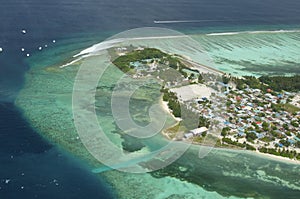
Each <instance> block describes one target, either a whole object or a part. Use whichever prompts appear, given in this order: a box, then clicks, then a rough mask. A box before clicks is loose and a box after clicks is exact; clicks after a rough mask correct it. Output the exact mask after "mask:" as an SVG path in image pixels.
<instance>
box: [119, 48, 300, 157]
mask: <svg viewBox="0 0 300 199" xmlns="http://www.w3.org/2000/svg"><path fill="white" fill-rule="evenodd" d="M127 50H128V49H126V48H118V49H117V52H118V54H120V55H123V54H126V52H127ZM163 65H164V66H162V65H161V60H159V59H147V60H142V61H136V62H131V63H130V66H131V67H132V68H135V69H136V73H135V74H134V75H133V78H141V77H145V76H153V75H157V76H156V78H158V79H160V77H159V72H163V71H167V70H168V67H165V66H166V63H164V64H163ZM185 70H186V69H185ZM185 72H186V73H187V74H189V73H190V72H191V71H185ZM194 76H195V77H196V78H194V79H197V75H194ZM161 80H162V81H164V83H165V87H166V88H169V89H170V90H171V91H172V92H175V93H176V94H177V97H178V99H179V101H180V103H181V104H184V105H185V106H186V107H187V108H188V110H190V111H192V112H196V113H199V114H200V115H201V116H202V117H204V118H205V119H209V120H211V121H214V123H215V124H217V125H218V128H219V129H220V128H221V129H222V128H226V130H227V133H226V137H227V138H230V139H231V140H232V141H235V142H239V143H247V144H251V145H252V146H254V147H255V148H256V149H259V148H260V147H266V148H268V147H269V148H274V147H281V148H286V149H289V150H296V151H297V152H300V148H297V145H296V143H297V142H300V111H298V112H297V111H294V112H291V111H285V110H282V109H281V108H280V107H281V105H284V104H287V103H290V104H292V105H293V106H297V105H299V102H300V95H299V94H296V93H289V92H282V93H278V92H274V91H272V90H271V89H267V90H265V91H262V90H260V89H252V88H249V87H247V88H245V89H243V90H238V89H236V88H234V86H232V84H230V85H228V84H224V83H222V82H217V83H216V81H215V80H211V82H205V85H203V84H197V82H193V79H189V78H187V77H185V78H184V77H183V75H181V77H180V79H177V78H174V79H173V80H165V79H161ZM190 83H192V85H190ZM207 86H208V87H211V86H215V87H216V86H217V87H222V88H223V90H222V92H211V90H208V89H207V88H208V87H207ZM194 87H195V88H194ZM190 90H192V91H190ZM278 107H279V108H278ZM296 110H297V109H296ZM210 127H211V128H210V130H211V129H213V127H212V126H210ZM205 132H208V129H207V128H206V127H204V126H203V127H200V128H197V129H194V130H191V131H189V132H187V133H185V134H184V136H183V137H184V138H185V139H190V138H193V137H195V136H201V135H202V134H203V133H205ZM248 134H252V136H251V138H253V135H255V136H254V137H255V139H247V138H248ZM223 136H224V135H223ZM223 136H221V135H219V138H220V139H222V137H223ZM283 140H284V143H285V144H283ZM286 143H288V144H286ZM298 146H299V145H298Z"/></svg>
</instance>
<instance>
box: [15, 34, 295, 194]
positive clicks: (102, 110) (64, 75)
mask: <svg viewBox="0 0 300 199" xmlns="http://www.w3.org/2000/svg"><path fill="white" fill-rule="evenodd" d="M298 34H299V33H298V32H291V33H259V34H249V33H241V34H235V35H227V36H216V35H215V36H208V35H203V34H202V35H195V36H193V38H194V39H196V40H197V41H200V43H201V45H202V46H203V48H205V49H206V50H207V52H208V54H209V55H211V56H212V57H215V59H217V58H218V59H221V58H224V57H226V58H227V59H226V60H223V61H222V62H220V63H215V64H216V65H215V66H216V67H217V68H219V69H223V68H222V67H224V68H225V69H224V71H231V72H232V73H234V72H233V71H235V72H236V73H238V74H241V73H243V72H245V71H246V72H250V70H252V69H253V63H257V64H259V63H263V64H265V63H268V62H271V61H272V62H273V63H277V62H279V63H280V62H281V61H282V60H292V61H293V63H294V62H295V63H298V62H297V61H299V60H297V58H296V57H295V56H291V54H292V55H295V54H296V53H297V52H296V50H297V47H298V45H299V44H298V43H297V42H298ZM253 35H254V36H253ZM255 41H256V42H257V43H256V44H257V45H258V44H260V46H258V47H257V48H256V45H254V44H253V42H255ZM258 41H259V42H258ZM266 41H269V42H268V43H267V42H266ZM150 43H151V42H149V43H148V44H149V45H150ZM152 44H154V45H159V44H158V41H154V42H152ZM81 45H84V43H80V41H79V42H78V44H72V43H70V44H69V45H63V46H61V47H60V48H55V49H52V50H51V51H47V52H44V53H42V54H39V55H37V56H34V57H32V58H31V59H30V60H29V62H28V63H29V64H30V66H31V69H30V71H29V72H28V73H27V75H26V84H25V86H24V88H23V89H22V90H21V92H20V94H19V96H18V98H17V101H16V104H17V106H18V107H20V108H21V109H22V110H23V111H24V116H25V117H26V118H27V119H28V121H29V122H30V123H31V124H32V126H33V127H35V128H36V129H37V130H38V131H39V132H40V133H41V134H42V135H44V136H45V137H46V138H48V139H50V140H52V141H54V142H55V143H58V144H59V145H60V146H62V147H63V148H64V149H66V150H68V151H70V152H72V153H73V154H75V155H76V156H77V157H80V158H81V159H83V160H85V161H86V162H87V163H88V164H89V166H90V167H91V170H93V169H99V168H100V169H99V170H94V171H103V169H101V168H104V167H103V165H102V164H101V163H99V162H98V161H97V160H95V158H94V157H92V156H91V155H90V154H89V153H88V151H87V150H86V149H85V148H84V147H83V145H82V143H81V142H80V140H78V139H77V136H78V135H77V133H76V129H75V127H74V124H73V121H72V118H73V115H72V103H71V102H72V96H71V94H72V89H73V82H74V78H75V75H76V73H77V70H78V66H80V64H81V63H80V62H79V63H78V64H75V65H73V66H68V67H65V68H63V69H60V68H59V67H58V66H59V63H60V62H64V61H65V60H66V61H68V58H69V57H70V55H72V54H73V53H74V54H75V53H77V52H79V51H80V48H81V47H80V46H81ZM279 47H281V48H282V49H284V52H285V51H286V50H287V51H288V52H289V53H282V56H280V57H278V56H275V57H273V58H272V55H273V54H268V50H270V49H273V48H274V50H272V53H275V54H276V53H279V52H280V50H279V49H278V48H279ZM260 50H261V51H260ZM226 51H227V54H226V53H223V52H226ZM64 52H67V53H66V54H63V56H61V57H55V56H54V55H56V54H61V53H64ZM250 52H251V53H252V54H251V56H250V55H249V53H250ZM254 52H256V53H257V54H254ZM235 54H237V56H234V55H235ZM242 55H243V56H242ZM52 57H53V59H49V58H52ZM253 57H254V58H253ZM89 59H90V58H89ZM224 59H225V58H224ZM250 59H251V63H250V64H249V65H247V67H246V69H247V68H248V69H247V70H248V71H247V70H245V69H244V67H245V66H244V65H243V64H241V63H244V62H246V61H247V60H250ZM252 59H253V60H252ZM95 60H96V61H95V62H91V64H92V63H93V65H95V66H97V67H101V66H103V65H101V63H103V60H101V58H100V59H99V60H97V59H95ZM233 61H235V62H234V64H233V63H232V62H233ZM224 63H226V64H225V65H222V64H224ZM230 63H231V65H230ZM218 64H219V65H218ZM240 64H241V65H242V66H241V65H240ZM289 67H290V68H291V70H292V72H293V73H294V72H295V71H296V72H298V67H297V65H293V64H290V65H289ZM271 69H272V71H270V70H271ZM271 69H270V67H265V66H264V65H263V66H262V67H261V70H260V71H259V72H257V71H255V74H263V73H267V72H270V73H271V74H272V72H275V73H277V72H278V71H280V70H281V71H284V70H286V69H285V68H281V67H278V66H277V67H273V68H271ZM289 72H291V71H289ZM121 74H122V73H121V72H120V71H118V70H117V69H116V68H113V67H110V68H108V70H107V71H106V74H105V75H104V79H103V80H102V82H101V81H100V82H99V86H100V87H99V89H98V91H97V92H98V97H96V107H97V109H96V111H97V112H98V119H99V122H100V124H101V126H102V128H103V129H104V132H105V133H106V135H107V137H108V138H109V139H110V140H111V141H112V142H113V143H114V144H115V145H116V146H118V147H119V148H123V149H125V150H127V151H134V152H139V153H142V154H143V153H148V152H149V151H154V150H156V149H158V148H160V147H161V146H163V145H165V144H166V143H168V141H167V140H166V139H165V138H164V137H163V136H161V135H157V136H155V137H153V138H149V139H144V140H136V139H132V138H129V137H126V136H124V135H123V136H122V134H120V133H119V132H118V128H116V125H115V124H114V121H113V118H112V116H111V109H110V106H109V105H110V100H111V99H110V93H111V87H113V86H114V84H115V80H116V79H118V78H119V76H120V75H121ZM154 90H155V89H154ZM150 91H151V92H150ZM145 92H148V94H150V96H147V95H143V96H144V97H145V96H146V98H147V99H151V100H148V101H147V100H145V101H143V103H144V104H143V106H146V107H147V106H150V105H151V102H152V101H153V99H155V98H157V97H158V96H156V95H155V94H153V93H155V92H154V91H153V93H152V90H146V91H142V93H145ZM138 96H139V95H138ZM151 97H153V99H152V98H151ZM137 99H138V97H137ZM133 105H134V107H133V112H134V110H136V109H140V108H139V105H141V104H140V103H133ZM139 117H145V118H147V117H146V116H145V112H144V116H143V114H142V115H140V116H139ZM103 152H105V151H103ZM198 152H199V147H198V146H193V147H192V148H191V149H189V150H188V151H187V152H186V153H185V154H184V155H183V156H182V157H181V158H179V159H178V160H177V161H176V162H175V163H173V164H171V165H169V166H167V167H166V168H163V169H160V170H158V171H154V172H151V173H145V174H130V173H123V172H120V171H116V170H107V169H104V170H106V171H105V172H103V173H99V174H98V175H99V176H102V177H104V178H105V179H107V181H108V182H110V183H111V185H112V186H113V187H114V188H115V190H116V192H117V194H118V196H119V197H120V198H201V197H203V198H227V197H232V198H247V197H248V198H298V196H299V194H300V184H299V182H300V177H299V171H300V166H299V165H295V164H292V163H284V162H282V161H274V160H271V159H268V158H266V157H262V156H259V155H255V154H253V153H250V152H244V151H232V150H221V149H214V150H213V151H212V152H211V153H210V154H209V155H207V156H206V157H205V158H203V159H199V158H198ZM133 161H134V160H132V162H133ZM132 162H131V161H130V160H129V161H128V162H127V164H128V165H130V164H132ZM182 168H185V169H182ZM132 189H134V190H135V191H134V192H132Z"/></svg>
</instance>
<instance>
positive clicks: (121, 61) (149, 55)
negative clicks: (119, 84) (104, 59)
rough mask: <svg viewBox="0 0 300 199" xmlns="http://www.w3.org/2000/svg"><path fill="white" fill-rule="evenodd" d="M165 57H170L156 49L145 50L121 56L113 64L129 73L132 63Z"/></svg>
mask: <svg viewBox="0 0 300 199" xmlns="http://www.w3.org/2000/svg"><path fill="white" fill-rule="evenodd" d="M163 57H169V55H168V54H166V53H164V52H162V51H160V50H158V49H155V48H145V49H143V50H135V51H132V52H129V53H128V54H126V55H123V56H120V57H118V58H117V59H115V60H113V64H114V65H115V66H117V67H118V68H119V69H120V70H122V71H123V72H128V71H129V70H130V69H131V68H130V62H136V61H142V60H146V59H154V58H163Z"/></svg>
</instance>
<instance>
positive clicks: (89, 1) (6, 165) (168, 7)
mask: <svg viewBox="0 0 300 199" xmlns="http://www.w3.org/2000/svg"><path fill="white" fill-rule="evenodd" d="M299 8H300V2H299V1H297V0H291V1H288V2H283V1H279V0H263V1H262V0H255V1H240V0H227V1H224V0H189V1H187V0H185V1H178V0H154V1H140V0H133V1H129V2H127V1H121V0H115V1H112V0H110V1H108V0H104V1H103V0H102V1H99V0H81V1H77V0H65V1H63V2H62V1H59V0H54V1H51V2H46V1H37V0H12V1H9V2H6V3H2V4H1V7H0V18H1V21H0V27H1V30H0V47H1V48H3V52H1V53H0V118H1V119H0V137H1V139H0V198H4V199H6V198H8V199H10V198H21V197H22V198H114V193H113V192H114V191H113V190H112V188H111V187H110V184H109V182H106V181H105V180H103V181H100V180H99V177H98V176H96V175H95V174H92V173H91V171H90V169H89V168H88V166H86V165H85V164H84V163H82V162H81V161H80V160H78V159H77V158H75V157H73V156H72V155H71V154H69V153H68V152H66V151H64V150H63V149H60V148H58V147H57V146H56V145H55V144H53V143H49V141H47V140H45V139H44V138H42V137H41V136H40V135H39V134H38V133H37V132H36V131H35V130H34V129H33V128H32V127H31V125H30V124H29V123H28V122H27V121H26V118H24V117H23V113H22V111H21V110H18V108H17V107H15V105H14V101H15V99H16V96H17V95H18V92H19V91H20V89H22V88H23V86H24V81H25V79H24V77H25V76H24V75H25V73H26V72H27V71H28V70H29V69H30V65H29V61H28V58H27V56H26V54H27V53H28V54H29V55H30V57H31V56H33V55H34V56H38V53H39V49H38V48H39V47H42V51H46V52H47V51H49V52H50V51H51V50H55V49H56V48H58V47H59V48H61V49H63V46H64V44H65V43H66V44H68V45H70V44H71V43H72V45H73V48H72V49H73V51H74V52H77V51H79V50H81V49H83V48H86V47H88V46H90V45H92V44H94V43H97V42H100V41H101V40H103V39H105V38H107V37H109V36H111V35H113V34H115V33H118V32H120V31H124V30H127V29H131V28H138V27H149V26H155V27H163V28H170V29H175V30H178V31H182V32H185V33H192V34H194V33H224V32H233V31H258V30H282V29H283V30H291V29H297V28H299V27H300V11H299ZM154 21H156V23H154ZM23 29H24V30H26V34H23V33H22V30H23ZM54 41H55V42H54ZM46 46H47V48H46ZM22 48H24V49H25V50H24V52H22V51H21V49H22ZM68 50H69V49H68ZM73 51H72V52H66V54H63V55H60V54H55V53H54V54H53V57H52V59H54V60H56V59H57V60H60V59H62V56H63V57H67V56H69V55H73V54H74V52H73ZM42 61H45V60H42ZM52 61H53V60H52ZM35 64H37V65H38V63H35ZM183 159H184V158H183ZM203 175H204V174H203ZM209 180H211V179H209ZM209 180H208V181H209ZM205 183H206V182H205ZM216 186H217V185H214V186H213V187H214V189H213V188H212V189H210V191H214V190H218V188H217V187H216ZM255 188H257V187H255ZM266 190H268V189H267V188H266ZM219 191H220V192H222V189H221V188H219ZM233 192H234V193H236V191H233ZM261 192H263V190H262V191H261ZM297 193H299V192H292V193H291V195H290V196H291V197H292V196H293V195H295V194H297ZM226 194H227V195H228V194H229V195H230V193H228V190H226ZM276 194H278V193H277V192H274V195H276Z"/></svg>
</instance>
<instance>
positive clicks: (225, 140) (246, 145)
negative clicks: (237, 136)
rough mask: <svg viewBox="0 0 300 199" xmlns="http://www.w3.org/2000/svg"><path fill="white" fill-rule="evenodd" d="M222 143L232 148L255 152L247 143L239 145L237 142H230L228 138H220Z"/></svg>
mask: <svg viewBox="0 0 300 199" xmlns="http://www.w3.org/2000/svg"><path fill="white" fill-rule="evenodd" d="M222 142H225V143H227V144H230V145H233V146H237V147H239V148H242V149H247V150H251V151H255V150H256V149H255V147H253V146H252V145H250V144H247V143H245V142H244V143H240V142H237V141H232V140H231V139H230V138H226V137H224V138H222Z"/></svg>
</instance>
